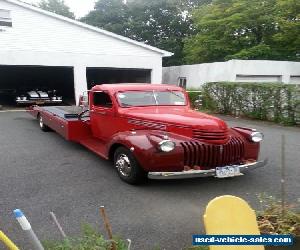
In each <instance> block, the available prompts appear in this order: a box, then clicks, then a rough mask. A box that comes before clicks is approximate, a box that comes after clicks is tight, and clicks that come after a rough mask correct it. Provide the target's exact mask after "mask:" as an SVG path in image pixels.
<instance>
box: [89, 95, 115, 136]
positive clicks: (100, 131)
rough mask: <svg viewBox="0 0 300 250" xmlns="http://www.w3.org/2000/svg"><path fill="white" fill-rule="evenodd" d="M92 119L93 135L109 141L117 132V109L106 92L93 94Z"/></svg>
mask: <svg viewBox="0 0 300 250" xmlns="http://www.w3.org/2000/svg"><path fill="white" fill-rule="evenodd" d="M91 94H92V96H91V97H92V98H91V99H92V100H91V110H90V119H91V127H92V132H93V135H94V136H95V137H97V138H99V139H101V140H104V141H107V140H108V139H109V138H110V137H111V136H112V135H113V134H114V133H115V132H116V131H117V124H116V122H115V121H116V117H115V107H114V105H113V102H112V99H111V97H110V95H109V94H108V93H106V92H101V91H99V92H98V91H97V92H92V93H91Z"/></svg>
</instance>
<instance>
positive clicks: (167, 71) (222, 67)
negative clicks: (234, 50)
mask: <svg viewBox="0 0 300 250" xmlns="http://www.w3.org/2000/svg"><path fill="white" fill-rule="evenodd" d="M299 75H300V62H288V61H267V60H230V61H227V62H216V63H203V64H194V65H182V66H173V67H166V68H163V81H164V82H165V83H170V84H177V82H178V78H179V77H186V78H187V87H188V88H199V87H201V85H202V84H204V83H206V82H217V81H241V82H246V81H250V82H254V81H255V82H283V83H289V82H293V83H299Z"/></svg>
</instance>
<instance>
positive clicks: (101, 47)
mask: <svg viewBox="0 0 300 250" xmlns="http://www.w3.org/2000/svg"><path fill="white" fill-rule="evenodd" d="M171 55H172V53H170V52H167V51H164V50H160V49H158V48H155V47H151V46H148V45H145V44H143V43H139V42H136V41H133V40H131V39H128V38H126V37H122V36H119V35H116V34H114V33H111V32H108V31H105V30H102V29H99V28H95V27H93V26H89V25H86V24H83V23H81V22H77V21H74V20H72V19H69V18H65V17H62V16H59V15H56V14H53V13H51V12H47V11H44V10H41V9H39V8H36V7H33V6H31V5H29V4H26V3H23V2H20V1H17V0H0V92H3V91H4V90H9V89H16V88H19V89H29V88H40V87H48V88H52V89H53V88H54V89H57V90H58V91H59V92H61V93H62V95H63V96H64V97H65V98H67V99H70V100H73V101H75V100H76V101H78V97H79V95H80V94H81V93H82V92H83V91H86V90H87V89H88V88H90V87H91V86H92V85H93V84H95V83H96V84H101V83H124V82H141V83H161V81H162V58H163V57H167V56H171ZM2 99H3V98H2ZM0 102H1V97H0ZM0 104H1V103H0Z"/></svg>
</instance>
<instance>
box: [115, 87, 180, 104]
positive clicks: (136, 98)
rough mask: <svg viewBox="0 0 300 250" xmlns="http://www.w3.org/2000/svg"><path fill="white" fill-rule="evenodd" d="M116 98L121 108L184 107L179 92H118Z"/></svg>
mask: <svg viewBox="0 0 300 250" xmlns="http://www.w3.org/2000/svg"><path fill="white" fill-rule="evenodd" d="M117 98H118V101H119V103H120V105H121V106H122V107H137V106H184V105H186V99H185V95H184V93H183V92H181V91H171V90H166V91H155V90H153V91H126V92H119V93H118V94H117Z"/></svg>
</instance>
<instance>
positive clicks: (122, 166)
mask: <svg viewBox="0 0 300 250" xmlns="http://www.w3.org/2000/svg"><path fill="white" fill-rule="evenodd" d="M116 168H117V169H118V171H119V173H120V174H121V175H123V176H125V177H128V176H129V175H130V173H131V164H130V160H129V158H128V156H127V155H125V154H120V155H119V156H118V158H117V161H116Z"/></svg>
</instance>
